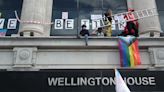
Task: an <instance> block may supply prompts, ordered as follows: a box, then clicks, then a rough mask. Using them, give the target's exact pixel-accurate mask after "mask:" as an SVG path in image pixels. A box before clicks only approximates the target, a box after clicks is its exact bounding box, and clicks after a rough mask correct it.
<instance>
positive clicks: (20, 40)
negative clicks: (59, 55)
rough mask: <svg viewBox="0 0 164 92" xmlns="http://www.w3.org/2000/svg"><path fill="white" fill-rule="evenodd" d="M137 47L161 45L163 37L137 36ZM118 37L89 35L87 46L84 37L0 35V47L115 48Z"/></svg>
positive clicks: (163, 40) (162, 44)
mask: <svg viewBox="0 0 164 92" xmlns="http://www.w3.org/2000/svg"><path fill="white" fill-rule="evenodd" d="M138 39H139V47H140V48H147V47H163V46H164V38H153V37H152V38H151V37H148V38H138ZM117 40H118V37H111V38H107V37H105V38H104V37H103V38H100V37H89V40H88V46H85V41H84V38H76V37H0V48H13V47H38V48H94V47H95V48H99V47H100V48H102V47H103V48H116V47H117V46H118V43H117Z"/></svg>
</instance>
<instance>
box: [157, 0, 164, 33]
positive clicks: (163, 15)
mask: <svg viewBox="0 0 164 92" xmlns="http://www.w3.org/2000/svg"><path fill="white" fill-rule="evenodd" d="M156 3H157V8H158V13H159V18H160V23H161V27H162V30H163V31H164V6H163V3H164V1H163V0H156Z"/></svg>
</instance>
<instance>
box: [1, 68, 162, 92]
mask: <svg viewBox="0 0 164 92" xmlns="http://www.w3.org/2000/svg"><path fill="white" fill-rule="evenodd" d="M119 71H120V73H121V75H122V77H123V79H124V81H125V82H126V83H127V84H128V87H129V88H130V90H131V91H132V92H151V91H162V92H164V87H163V84H164V72H163V71H147V70H119ZM0 91H1V92H115V81H114V70H108V69H105V70H104V69H97V70H92V69H84V70H80V69H77V70H76V69H74V70H42V71H23V72H18V71H10V72H8V71H1V72H0Z"/></svg>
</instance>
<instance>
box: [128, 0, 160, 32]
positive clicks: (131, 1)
mask: <svg viewBox="0 0 164 92" xmlns="http://www.w3.org/2000/svg"><path fill="white" fill-rule="evenodd" d="M127 4H128V8H133V9H134V10H135V11H137V10H143V9H151V8H157V6H156V2H155V0H127ZM138 22H139V33H140V34H141V35H142V34H147V33H150V32H156V33H160V32H161V26H160V22H159V16H153V17H147V18H144V19H140V20H138Z"/></svg>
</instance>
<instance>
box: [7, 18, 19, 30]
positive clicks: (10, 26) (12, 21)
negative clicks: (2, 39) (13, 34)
mask: <svg viewBox="0 0 164 92" xmlns="http://www.w3.org/2000/svg"><path fill="white" fill-rule="evenodd" d="M16 26H17V19H8V24H7V29H16Z"/></svg>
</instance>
